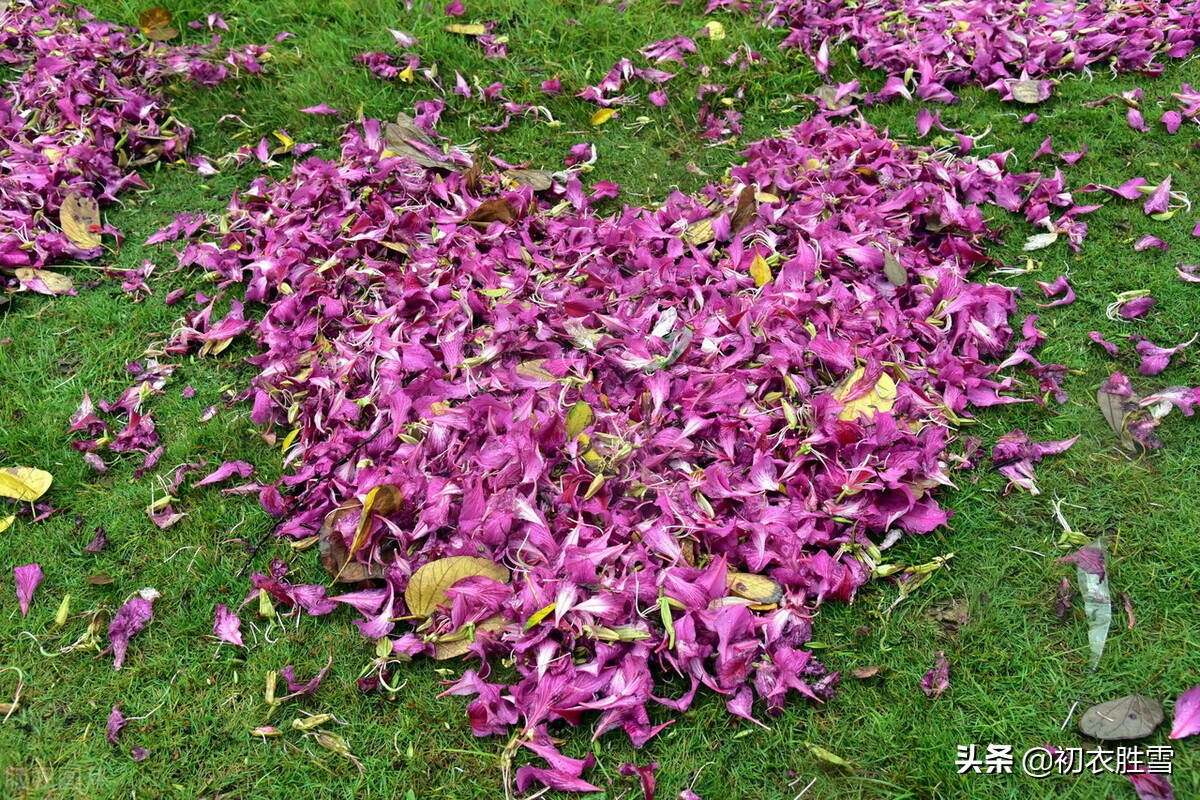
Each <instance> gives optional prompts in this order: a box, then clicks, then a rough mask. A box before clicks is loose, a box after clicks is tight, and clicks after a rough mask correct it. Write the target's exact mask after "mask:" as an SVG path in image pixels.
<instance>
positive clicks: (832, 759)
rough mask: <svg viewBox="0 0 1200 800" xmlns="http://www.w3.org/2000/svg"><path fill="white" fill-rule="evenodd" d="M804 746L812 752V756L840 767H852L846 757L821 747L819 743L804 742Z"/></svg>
mask: <svg viewBox="0 0 1200 800" xmlns="http://www.w3.org/2000/svg"><path fill="white" fill-rule="evenodd" d="M804 746H805V747H807V748H808V752H810V753H812V754H813V755H814V756H816V757H817V758H819V759H821V760H822V761H824V762H825V763H827V764H833V765H834V766H838V767H841V768H842V769H854V765H853V764H851V763H850V762H849V761H847V760H846V759H844V758H842V757H841V756H839V755H837V754H836V753H834V752H832V751H830V750H826V749H825V748H824V747H821V746H820V745H819V744H813V743H812V742H805V743H804Z"/></svg>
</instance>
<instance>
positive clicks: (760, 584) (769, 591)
mask: <svg viewBox="0 0 1200 800" xmlns="http://www.w3.org/2000/svg"><path fill="white" fill-rule="evenodd" d="M725 588H726V589H728V590H729V591H730V592H732V593H733V594H735V595H737V596H738V597H741V598H743V599H746V600H752V601H754V602H755V603H760V604H763V605H770V604H771V603H778V602H779V601H780V600H782V599H783V587H782V586H780V585H779V584H778V583H777V582H775V581H773V580H772V579H770V578H768V577H767V576H766V575H754V574H751V573H749V572H730V573H729V574H728V575H726V576H725Z"/></svg>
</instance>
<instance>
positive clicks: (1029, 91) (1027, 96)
mask: <svg viewBox="0 0 1200 800" xmlns="http://www.w3.org/2000/svg"><path fill="white" fill-rule="evenodd" d="M1040 83H1041V82H1040V81H1017V82H1016V83H1014V84H1013V85H1012V96H1013V100H1016V101H1017V102H1018V103H1026V104H1034V103H1040V102H1042V92H1041V85H1040Z"/></svg>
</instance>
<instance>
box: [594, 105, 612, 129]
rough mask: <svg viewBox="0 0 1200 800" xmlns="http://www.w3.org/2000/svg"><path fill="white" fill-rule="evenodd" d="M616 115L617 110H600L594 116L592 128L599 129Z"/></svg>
mask: <svg viewBox="0 0 1200 800" xmlns="http://www.w3.org/2000/svg"><path fill="white" fill-rule="evenodd" d="M616 113H617V110H616V109H615V108H602V109H600V110H599V111H597V112H596V113H595V114H592V127H597V126H599V125H603V124H604V123H606V122H608V121H609V120H610V119H612V116H613V114H616Z"/></svg>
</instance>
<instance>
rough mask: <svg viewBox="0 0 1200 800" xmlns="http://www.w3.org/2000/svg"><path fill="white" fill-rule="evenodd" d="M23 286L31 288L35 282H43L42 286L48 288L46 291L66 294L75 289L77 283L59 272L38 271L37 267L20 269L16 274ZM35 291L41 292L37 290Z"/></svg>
mask: <svg viewBox="0 0 1200 800" xmlns="http://www.w3.org/2000/svg"><path fill="white" fill-rule="evenodd" d="M14 274H15V275H16V278H17V280H18V281H20V282H21V286H22V287H25V288H30V286H29V285H30V284H31V283H33V282H34V281H41V284H42V286H44V287H46V291H49V292H53V293H54V294H66V293H67V292H69V291H71V290H72V289H74V288H75V282H74V281H72V280H71V279H70V278H69V277H67V276H66V275H63V274H62V273H59V272H51V271H50V270H48V269H37V268H35V267H20V268H19V269H17V270H16V272H15V273H14ZM34 291H41V290H40V289H35V290H34Z"/></svg>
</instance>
